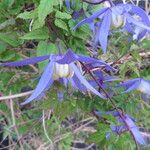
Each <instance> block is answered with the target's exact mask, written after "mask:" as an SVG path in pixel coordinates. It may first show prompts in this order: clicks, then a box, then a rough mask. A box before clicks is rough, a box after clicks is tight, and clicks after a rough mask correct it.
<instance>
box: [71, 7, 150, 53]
mask: <svg viewBox="0 0 150 150" xmlns="http://www.w3.org/2000/svg"><path fill="white" fill-rule="evenodd" d="M134 15H136V16H137V17H138V19H135V17H134ZM95 19H101V22H100V23H99V25H98V26H99V27H98V29H97V31H96V33H95V43H98V42H99V43H100V45H101V47H102V50H103V52H104V53H105V52H106V49H107V41H108V35H109V33H110V26H111V25H112V24H113V25H116V27H118V26H120V25H122V26H124V28H125V29H126V30H127V31H129V32H130V31H131V32H132V27H131V25H134V26H138V27H140V28H142V29H144V30H150V21H149V18H148V16H147V14H146V13H145V11H144V10H142V9H141V8H139V7H138V6H135V5H132V4H118V5H116V6H114V5H113V6H111V7H107V8H103V9H101V10H99V11H97V12H95V13H93V15H91V16H90V17H88V18H86V19H83V20H82V21H80V22H79V23H78V24H77V25H76V26H75V27H74V28H73V30H75V29H77V28H79V27H80V26H81V25H82V24H85V23H91V22H94V20H95ZM96 23H97V22H96ZM133 34H135V33H134V32H133Z"/></svg>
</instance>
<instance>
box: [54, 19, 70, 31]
mask: <svg viewBox="0 0 150 150" xmlns="http://www.w3.org/2000/svg"><path fill="white" fill-rule="evenodd" d="M55 25H56V26H57V27H59V28H61V29H63V30H66V31H68V27H67V24H66V23H65V22H64V21H63V20H61V19H56V20H55Z"/></svg>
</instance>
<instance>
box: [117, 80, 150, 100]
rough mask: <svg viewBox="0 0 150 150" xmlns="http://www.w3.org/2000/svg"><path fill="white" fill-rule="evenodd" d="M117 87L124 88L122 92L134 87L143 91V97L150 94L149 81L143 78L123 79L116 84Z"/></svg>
mask: <svg viewBox="0 0 150 150" xmlns="http://www.w3.org/2000/svg"><path fill="white" fill-rule="evenodd" d="M117 87H123V88H125V91H124V92H123V93H127V92H130V91H132V90H135V89H136V90H138V91H140V92H141V93H143V94H144V95H143V96H144V97H145V98H146V97H147V96H149V95H150V81H148V80H145V79H143V78H135V79H131V80H128V81H125V82H123V83H121V84H118V85H117Z"/></svg>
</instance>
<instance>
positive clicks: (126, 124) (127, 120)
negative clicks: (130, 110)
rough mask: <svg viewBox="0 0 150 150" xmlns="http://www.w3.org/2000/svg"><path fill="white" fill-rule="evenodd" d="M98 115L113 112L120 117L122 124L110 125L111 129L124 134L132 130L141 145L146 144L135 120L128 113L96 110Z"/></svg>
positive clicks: (112, 113)
mask: <svg viewBox="0 0 150 150" xmlns="http://www.w3.org/2000/svg"><path fill="white" fill-rule="evenodd" d="M95 113H96V114H97V115H103V114H108V115H109V114H111V115H113V116H114V117H116V118H117V119H118V121H119V122H120V123H122V124H121V125H112V124H111V125H110V128H111V130H112V131H113V132H114V133H116V134H122V133H123V132H126V131H130V133H131V134H132V136H133V137H134V139H135V140H136V141H137V142H138V143H139V144H141V145H146V142H145V140H144V138H143V137H142V135H141V133H140V131H139V129H138V127H137V126H136V125H135V123H134V122H135V121H134V119H133V118H132V117H130V116H129V115H127V114H123V113H122V114H121V115H120V113H119V112H117V111H108V112H99V111H96V112H95Z"/></svg>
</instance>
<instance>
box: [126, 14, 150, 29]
mask: <svg viewBox="0 0 150 150" xmlns="http://www.w3.org/2000/svg"><path fill="white" fill-rule="evenodd" d="M124 16H125V17H126V18H127V20H128V22H129V23H133V24H135V25H136V26H139V27H141V28H143V29H147V30H150V26H147V25H144V24H143V22H142V23H141V22H140V21H137V20H136V19H134V18H133V17H131V15H129V14H127V13H126V14H124Z"/></svg>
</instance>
